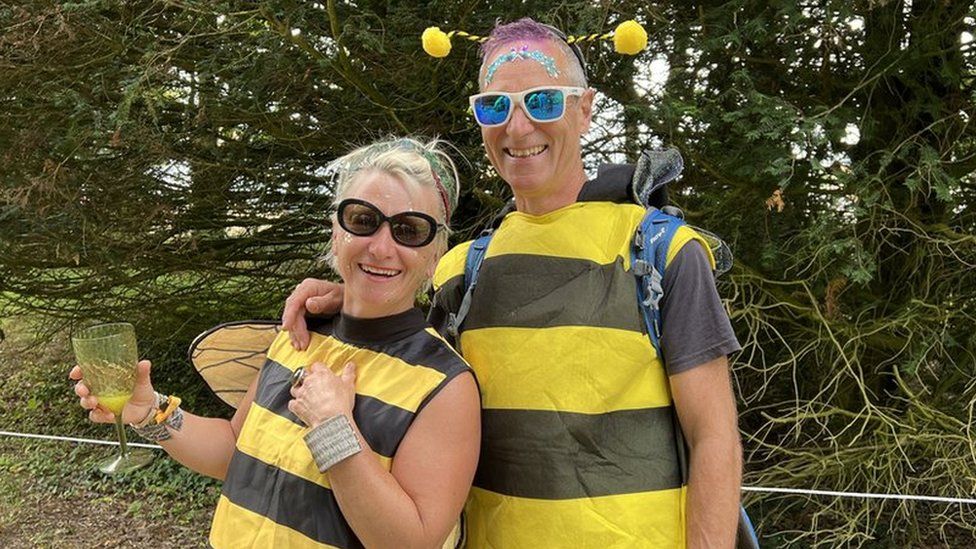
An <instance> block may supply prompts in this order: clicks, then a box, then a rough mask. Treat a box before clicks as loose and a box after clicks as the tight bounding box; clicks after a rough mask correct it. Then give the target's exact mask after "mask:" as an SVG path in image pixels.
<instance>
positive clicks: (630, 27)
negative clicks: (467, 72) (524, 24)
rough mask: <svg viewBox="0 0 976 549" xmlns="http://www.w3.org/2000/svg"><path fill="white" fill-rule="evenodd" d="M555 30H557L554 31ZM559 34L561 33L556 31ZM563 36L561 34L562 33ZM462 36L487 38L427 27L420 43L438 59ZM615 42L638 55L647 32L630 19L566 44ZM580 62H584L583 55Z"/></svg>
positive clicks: (620, 50) (570, 38)
mask: <svg viewBox="0 0 976 549" xmlns="http://www.w3.org/2000/svg"><path fill="white" fill-rule="evenodd" d="M553 30H555V29H553ZM556 32H557V33H558V32H559V31H556ZM560 34H561V33H560ZM455 36H460V37H461V38H465V39H467V40H470V41H471V42H484V41H485V40H488V37H487V36H478V35H475V34H469V33H466V32H464V31H461V30H452V31H450V32H444V31H442V30H441V28H440V27H427V28H426V29H424V33H423V34H422V35H421V36H420V42H421V44H423V46H424V51H425V52H427V54H428V55H430V56H431V57H436V58H438V59H440V58H443V57H447V56H448V55H449V54H450V53H451V38H454V37H455ZM611 39H612V40H613V48H614V50H616V51H617V53H622V54H624V55H637V54H638V53H640V52H641V51H643V49H644V48H646V47H647V31H646V30H644V27H642V26H641V24H640V23H638V22H637V21H634V20H633V19H630V20H628V21H624V22H623V23H621V24H619V25H617V28H616V30H614V31H613V32H607V33H602V34H601V33H595V34H584V35H582V36H567V37H566V42H567V43H569V44H578V43H580V42H595V41H597V40H611ZM578 57H580V62H582V55H581V54H580V55H578Z"/></svg>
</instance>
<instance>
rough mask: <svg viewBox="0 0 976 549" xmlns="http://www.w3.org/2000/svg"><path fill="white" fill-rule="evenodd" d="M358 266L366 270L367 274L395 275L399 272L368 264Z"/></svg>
mask: <svg viewBox="0 0 976 549" xmlns="http://www.w3.org/2000/svg"><path fill="white" fill-rule="evenodd" d="M359 268H360V269H362V270H364V271H366V272H367V273H369V274H375V275H380V276H396V275H398V274H400V271H394V270H392V269H380V268H379V267H370V266H369V265H360V266H359Z"/></svg>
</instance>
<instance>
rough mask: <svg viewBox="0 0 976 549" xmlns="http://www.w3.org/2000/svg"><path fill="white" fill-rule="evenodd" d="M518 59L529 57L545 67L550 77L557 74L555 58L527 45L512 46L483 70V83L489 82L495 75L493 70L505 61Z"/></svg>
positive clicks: (554, 76)
mask: <svg viewBox="0 0 976 549" xmlns="http://www.w3.org/2000/svg"><path fill="white" fill-rule="evenodd" d="M520 59H531V60H533V61H535V62H537V63H539V64H540V65H542V66H543V68H545V69H546V73H547V74H549V76H551V77H552V78H556V77H558V76H559V69H557V68H556V60H555V59H553V58H552V57H549V56H548V55H546V54H544V53H542V52H541V51H539V50H532V51H529V47H528V46H524V45H523V46H522V47H521V48H519V49H515V48H512V51H510V52H508V53H506V54H505V55H499V56H498V57H497V58H496V59H495V60H494V61H492V62H491V65H488V70H486V71H485V85H488V84H491V81H492V79H493V78H494V77H495V72H496V71H497V70H498V68H499V67H501V66H502V65H504V64H505V63H508V62H512V61H518V60H520Z"/></svg>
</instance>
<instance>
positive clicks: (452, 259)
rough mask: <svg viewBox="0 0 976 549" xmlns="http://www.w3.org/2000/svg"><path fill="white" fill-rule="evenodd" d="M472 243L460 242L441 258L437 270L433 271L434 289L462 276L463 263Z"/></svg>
mask: <svg viewBox="0 0 976 549" xmlns="http://www.w3.org/2000/svg"><path fill="white" fill-rule="evenodd" d="M471 242H472V241H470V240H469V241H467V242H462V243H461V244H458V245H457V246H455V247H453V248H451V249H450V250H448V251H447V253H446V254H444V255H443V256H441V260H440V261H438V262H437V269H436V270H434V280H433V284H434V289H435V290H436V289H438V288H440V287H441V286H443V285H444V284H445V283H446V282H447V281H448V280H450V279H451V278H453V277H455V276H458V275H459V274H464V261H465V259H467V257H468V248H470V247H471Z"/></svg>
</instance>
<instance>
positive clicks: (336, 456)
mask: <svg viewBox="0 0 976 549" xmlns="http://www.w3.org/2000/svg"><path fill="white" fill-rule="evenodd" d="M305 444H306V445H307V446H308V449H309V451H310V452H311V453H312V458H313V459H315V464H316V465H317V466H318V468H319V472H322V473H324V472H326V471H328V470H329V468H331V467H332V466H333V465H335V464H336V463H339V462H340V461H342V460H344V459H346V458H348V457H351V456H354V455H356V454H358V453H359V452H362V451H363V447H362V446H360V444H359V437H357V436H356V431H354V430H353V428H352V425H351V424H350V423H349V418H348V417H346V415H345V414H340V415H337V416H335V417H330V418H329V419H327V420H325V421H323V422H322V423H320V424H319V425H318V426H317V427H315V428H314V429H312V430H310V431H309V432H308V433H306V434H305Z"/></svg>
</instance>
